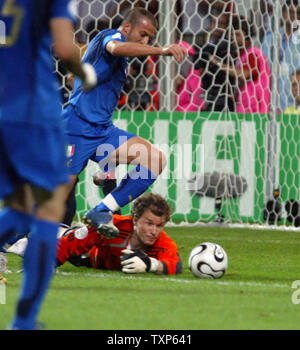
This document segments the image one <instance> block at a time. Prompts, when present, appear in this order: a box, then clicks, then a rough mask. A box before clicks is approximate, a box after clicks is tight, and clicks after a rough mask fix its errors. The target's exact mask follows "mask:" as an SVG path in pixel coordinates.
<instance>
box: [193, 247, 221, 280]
mask: <svg viewBox="0 0 300 350" xmlns="http://www.w3.org/2000/svg"><path fill="white" fill-rule="evenodd" d="M188 264H189V268H190V270H191V272H192V273H193V275H194V276H196V277H200V278H220V277H222V276H223V275H224V274H225V272H226V270H227V268H228V257H227V254H226V252H225V250H224V249H223V248H222V247H221V246H220V245H219V244H216V243H211V242H204V243H201V244H198V245H197V246H196V247H195V248H193V249H192V251H191V253H190V256H189V261H188Z"/></svg>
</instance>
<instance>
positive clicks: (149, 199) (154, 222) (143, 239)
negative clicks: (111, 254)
mask: <svg viewBox="0 0 300 350" xmlns="http://www.w3.org/2000/svg"><path fill="white" fill-rule="evenodd" d="M170 215H171V208H170V206H169V204H168V203H167V201H166V200H165V199H164V198H163V197H162V196H160V195H159V194H153V193H147V194H145V195H143V196H141V197H139V198H138V199H136V200H135V202H134V204H133V210H132V217H133V223H134V234H133V237H132V240H136V241H137V242H138V244H139V245H140V246H141V248H142V249H144V248H146V247H147V246H152V245H153V244H154V243H155V242H156V241H157V239H158V238H159V237H160V234H161V232H162V231H163V228H164V226H165V224H166V223H167V222H168V221H169V220H170Z"/></svg>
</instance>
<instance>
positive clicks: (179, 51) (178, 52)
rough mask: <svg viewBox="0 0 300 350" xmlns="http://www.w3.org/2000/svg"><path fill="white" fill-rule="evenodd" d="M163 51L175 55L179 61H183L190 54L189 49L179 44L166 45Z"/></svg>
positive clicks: (165, 54)
mask: <svg viewBox="0 0 300 350" xmlns="http://www.w3.org/2000/svg"><path fill="white" fill-rule="evenodd" d="M162 51H163V55H164V56H173V57H174V58H175V60H176V61H177V62H178V63H181V62H183V61H184V59H185V57H186V56H187V55H188V50H187V49H186V48H184V47H182V46H180V45H177V44H173V45H170V46H165V47H164V48H163V49H162Z"/></svg>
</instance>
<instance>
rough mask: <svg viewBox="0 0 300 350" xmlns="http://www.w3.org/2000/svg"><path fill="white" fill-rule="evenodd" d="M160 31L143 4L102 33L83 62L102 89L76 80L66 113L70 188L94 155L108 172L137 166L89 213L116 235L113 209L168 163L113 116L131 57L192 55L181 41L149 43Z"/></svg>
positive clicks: (100, 226)
mask: <svg viewBox="0 0 300 350" xmlns="http://www.w3.org/2000/svg"><path fill="white" fill-rule="evenodd" d="M156 31H157V22H156V19H155V17H154V16H153V15H152V14H151V13H150V12H149V11H147V10H145V9H143V8H138V7H137V8H134V9H133V10H130V11H129V13H128V14H127V15H126V16H125V18H124V20H123V22H122V24H121V27H120V28H119V29H118V30H114V29H106V30H103V31H101V32H100V33H99V34H97V35H96V37H95V38H94V39H93V40H92V41H91V42H90V44H89V46H88V48H87V51H86V53H85V55H84V58H83V62H87V63H90V64H91V65H92V66H93V67H94V68H95V70H96V72H97V77H98V84H97V87H96V88H95V89H94V90H93V91H91V92H84V91H82V89H81V82H80V81H79V80H78V79H75V82H74V92H73V94H72V96H71V97H70V100H69V105H68V107H67V108H66V109H65V110H64V112H63V117H64V120H65V122H66V125H67V133H68V137H69V144H70V146H69V148H70V150H72V152H71V154H70V156H71V157H70V161H69V165H70V170H71V174H72V183H71V185H70V190H71V188H72V185H74V184H75V182H76V180H77V177H78V174H79V173H80V172H81V171H82V170H83V169H84V168H85V166H86V165H87V162H88V160H89V159H91V160H93V161H95V162H98V163H99V164H100V167H102V168H103V170H104V171H108V170H112V169H113V168H114V167H115V166H116V165H118V164H131V165H134V169H133V170H131V172H130V173H128V174H127V175H126V176H125V178H124V179H123V180H122V181H121V183H120V184H119V186H117V187H116V188H115V189H114V190H113V191H112V192H111V193H110V194H108V195H107V196H106V197H105V198H104V199H103V201H102V202H101V203H100V204H99V205H97V206H96V207H95V208H93V209H91V210H90V211H88V212H87V213H86V214H85V221H86V222H87V223H89V224H91V225H93V226H94V227H96V228H97V229H98V231H99V232H101V233H105V234H107V235H111V236H112V237H115V236H117V235H118V229H117V228H116V227H115V226H114V225H113V224H112V217H111V213H112V212H115V211H117V210H118V209H119V208H120V207H123V206H124V205H126V204H127V203H129V202H130V201H132V200H133V199H135V198H137V197H138V196H139V195H141V194H142V193H144V192H145V191H146V190H147V189H148V188H149V186H150V185H151V184H152V183H153V182H154V181H155V180H156V178H157V177H158V176H159V174H160V173H161V172H162V170H163V169H164V167H165V164H166V159H165V157H164V154H163V153H162V152H161V151H160V150H159V149H158V148H156V147H154V146H153V145H152V144H151V143H150V142H148V141H147V140H145V139H143V138H141V137H138V136H136V135H134V134H131V133H128V132H127V131H124V130H121V129H119V128H117V127H115V126H114V125H113V123H112V114H113V112H114V109H115V107H116V106H117V103H118V99H119V96H120V92H121V89H122V86H123V84H124V83H125V81H126V75H127V60H128V59H127V57H134V56H147V55H162V56H173V57H174V58H175V59H176V60H177V61H178V62H182V61H183V60H184V58H185V56H186V54H187V52H186V50H185V49H184V48H182V47H181V46H179V45H176V44H173V45H170V46H166V47H163V48H161V47H154V46H150V45H148V43H149V41H150V40H151V39H152V38H154V37H155V35H156Z"/></svg>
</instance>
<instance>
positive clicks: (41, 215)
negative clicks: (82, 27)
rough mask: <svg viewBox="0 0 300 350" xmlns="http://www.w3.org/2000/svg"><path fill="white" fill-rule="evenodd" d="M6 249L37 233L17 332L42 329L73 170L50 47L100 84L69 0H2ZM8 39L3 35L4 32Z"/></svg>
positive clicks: (1, 172)
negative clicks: (77, 37)
mask: <svg viewBox="0 0 300 350" xmlns="http://www.w3.org/2000/svg"><path fill="white" fill-rule="evenodd" d="M0 20H1V23H4V24H5V29H6V30H5V33H6V36H5V37H4V43H3V40H2V42H1V45H0V62H1V65H0V77H1V78H0V80H1V83H0V198H1V199H3V200H4V208H3V209H2V210H1V211H0V248H2V247H3V246H4V244H6V243H12V242H13V240H14V239H15V234H16V233H20V232H30V236H29V243H28V251H27V252H26V254H25V257H24V276H23V282H22V288H21V294H20V297H19V301H18V305H17V310H16V315H15V318H14V320H13V322H12V325H11V328H13V329H35V325H36V317H37V314H38V311H39V309H40V306H41V303H42V301H43V298H44V296H45V293H46V290H47V289H48V285H49V282H50V280H51V277H52V274H53V267H54V262H55V257H56V244H57V238H56V237H57V232H58V227H59V225H58V222H60V220H61V218H62V216H63V214H64V198H65V195H66V189H67V187H66V184H67V183H68V181H69V173H68V169H67V166H66V156H65V150H66V146H65V145H66V143H65V133H64V129H63V123H62V120H61V98H60V97H61V96H60V92H59V90H58V83H57V81H56V77H55V75H54V74H53V72H54V61H53V57H52V55H51V45H52V44H53V49H54V51H55V52H56V53H57V55H58V56H59V57H60V58H61V59H62V60H63V61H64V63H65V64H66V66H67V67H68V69H70V70H71V71H72V72H73V74H75V75H77V76H78V77H79V78H80V79H81V81H82V87H83V89H90V88H92V87H94V86H95V84H96V83H97V76H96V73H95V71H94V69H93V68H92V66H90V65H89V64H85V65H83V64H82V63H81V62H80V55H79V51H78V49H77V47H76V46H75V45H74V44H73V21H74V17H73V15H72V14H71V13H70V1H69V0H16V1H8V0H0ZM2 39H3V37H2Z"/></svg>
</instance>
